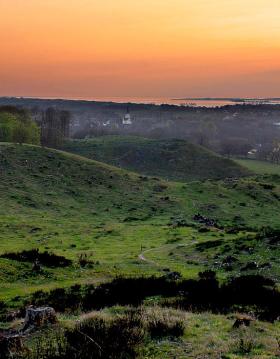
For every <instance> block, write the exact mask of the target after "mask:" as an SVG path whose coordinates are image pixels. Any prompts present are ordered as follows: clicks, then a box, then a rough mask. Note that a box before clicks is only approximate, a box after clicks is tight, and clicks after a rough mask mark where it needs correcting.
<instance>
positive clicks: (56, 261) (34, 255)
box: [0, 249, 72, 268]
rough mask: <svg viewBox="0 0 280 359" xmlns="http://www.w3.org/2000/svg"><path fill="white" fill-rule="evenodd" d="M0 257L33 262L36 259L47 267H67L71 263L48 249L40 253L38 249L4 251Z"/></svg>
mask: <svg viewBox="0 0 280 359" xmlns="http://www.w3.org/2000/svg"><path fill="white" fill-rule="evenodd" d="M0 257H1V258H7V259H12V260H16V261H19V262H31V263H34V262H36V261H38V262H39V263H40V264H42V265H45V266H47V267H53V268H55V267H67V266H70V265H71V264H72V261H71V260H70V259H67V258H65V257H63V256H58V255H56V254H54V253H50V252H48V251H45V252H42V253H41V252H39V249H31V250H29V251H22V252H11V253H4V254H2V255H1V256H0Z"/></svg>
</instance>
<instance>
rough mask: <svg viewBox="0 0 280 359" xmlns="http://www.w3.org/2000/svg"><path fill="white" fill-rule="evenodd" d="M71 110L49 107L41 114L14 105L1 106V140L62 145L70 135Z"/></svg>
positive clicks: (52, 145)
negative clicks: (33, 113) (33, 114)
mask: <svg viewBox="0 0 280 359" xmlns="http://www.w3.org/2000/svg"><path fill="white" fill-rule="evenodd" d="M70 117H71V116H70V112H68V111H63V110H57V109H55V108H47V109H46V110H45V111H41V112H40V114H39V116H35V118H34V116H32V115H31V113H30V112H29V111H28V110H26V109H21V108H17V107H14V106H2V107H0V141H1V142H14V143H20V144H22V143H29V144H34V145H40V144H41V145H42V146H48V147H55V148H56V147H60V146H61V145H62V143H63V141H64V139H65V138H68V137H69V136H70V119H71V118H70Z"/></svg>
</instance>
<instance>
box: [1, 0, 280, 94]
mask: <svg viewBox="0 0 280 359" xmlns="http://www.w3.org/2000/svg"><path fill="white" fill-rule="evenodd" d="M0 43H1V56H0V96H1V95H3V96H4V95H6V96H38V97H39V96H41V97H74V98H82V97H85V98H94V97H96V96H108V97H110V96H132V97H134V96H139V97H148V96H151V97H160V96H168V97H182V96H194V97H198V96H225V97H226V96H244V97H253V96H263V97H264V96H267V97H268V96H270V97H272V96H274V97H277V96H278V97H280V0H0Z"/></svg>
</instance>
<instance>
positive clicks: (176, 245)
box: [138, 241, 198, 267]
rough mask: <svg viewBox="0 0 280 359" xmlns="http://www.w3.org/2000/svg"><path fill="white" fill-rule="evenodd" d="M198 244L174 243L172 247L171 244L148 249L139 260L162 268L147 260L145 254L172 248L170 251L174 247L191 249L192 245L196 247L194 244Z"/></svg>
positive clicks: (194, 242) (193, 242) (141, 254)
mask: <svg viewBox="0 0 280 359" xmlns="http://www.w3.org/2000/svg"><path fill="white" fill-rule="evenodd" d="M196 243H198V241H192V242H190V243H187V244H178V243H174V244H172V245H170V244H164V245H163V246H160V247H155V248H150V249H147V250H145V251H143V252H141V253H140V254H139V255H138V259H140V260H141V261H143V262H146V263H149V264H152V265H154V266H157V267H160V266H161V265H160V264H158V263H157V262H155V261H152V260H150V259H147V258H146V257H145V254H146V253H149V252H153V251H157V250H160V249H162V248H166V247H170V249H172V248H174V247H190V246H192V245H194V244H196Z"/></svg>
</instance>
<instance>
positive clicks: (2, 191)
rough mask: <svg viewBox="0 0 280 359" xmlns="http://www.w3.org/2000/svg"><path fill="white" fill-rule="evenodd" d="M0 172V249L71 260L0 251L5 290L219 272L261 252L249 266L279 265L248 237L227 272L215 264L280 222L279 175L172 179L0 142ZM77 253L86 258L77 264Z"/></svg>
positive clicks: (3, 293) (1, 292)
mask: <svg viewBox="0 0 280 359" xmlns="http://www.w3.org/2000/svg"><path fill="white" fill-rule="evenodd" d="M0 174H1V182H0V228H1V232H0V255H3V254H5V253H7V252H8V253H16V252H22V251H24V250H32V249H36V248H38V249H39V250H40V252H44V251H47V252H49V253H54V254H55V255H59V256H63V257H65V258H66V259H69V260H71V261H72V265H71V266H66V267H63V268H56V267H48V266H46V267H44V270H43V272H40V273H38V274H35V273H34V272H33V271H32V265H33V263H32V261H31V260H29V261H28V260H22V258H21V260H13V259H11V256H10V257H9V256H8V257H7V256H6V257H5V258H0V278H1V279H0V280H1V289H0V297H2V298H6V297H13V296H15V295H19V294H20V295H24V294H27V293H29V292H31V291H34V290H35V289H39V288H47V287H54V286H61V285H62V286H67V285H70V284H71V283H76V282H79V283H81V282H88V281H90V282H96V281H97V282H98V281H100V280H104V279H108V278H112V277H114V276H115V275H119V274H125V275H134V274H136V273H137V274H138V275H139V274H140V273H142V274H144V275H147V274H162V273H164V272H163V270H164V269H166V268H169V269H170V270H177V271H180V272H181V273H182V274H183V275H185V276H187V277H193V276H195V275H196V274H197V273H198V272H199V271H201V270H203V269H210V268H212V269H215V270H217V271H218V272H219V273H220V275H221V276H222V277H224V276H228V275H233V274H234V273H238V272H239V270H240V267H242V266H244V267H245V266H246V263H247V261H248V260H249V255H250V261H253V260H254V259H256V260H257V261H259V262H261V263H260V264H263V263H262V262H263V260H262V259H260V256H261V255H262V253H265V257H264V258H265V260H264V261H265V262H267V261H270V262H271V266H269V267H267V268H265V269H263V268H262V269H260V268H259V267H258V268H256V269H255V272H258V271H261V272H262V273H263V272H265V273H267V274H268V275H271V276H273V277H276V278H278V275H279V274H280V273H279V266H278V264H277V255H276V252H277V248H274V254H273V256H272V254H271V252H270V249H271V248H270V247H271V246H269V244H267V243H266V242H257V241H256V242H254V240H253V239H251V240H252V241H251V244H250V245H251V246H254V248H255V250H253V252H252V251H251V252H250V253H249V252H246V251H245V252H244V253H243V255H242V256H240V261H237V263H236V264H235V265H234V266H233V267H234V268H233V269H232V272H226V271H225V270H224V267H223V266H222V265H221V266H219V265H217V264H215V263H216V262H217V261H218V262H219V263H220V262H221V263H222V261H223V260H224V257H225V256H226V253H235V252H236V251H237V250H238V249H237V247H238V246H237V244H236V243H235V240H237V239H238V240H239V241H240V243H241V244H242V243H243V242H244V243H243V244H244V246H245V248H247V247H248V245H249V241H250V238H249V239H248V238H247V236H248V235H249V237H250V235H252V236H253V237H252V238H254V235H255V234H254V233H255V232H256V231H258V228H260V227H262V226H264V225H265V226H270V227H272V228H277V227H279V221H278V210H279V198H280V177H278V176H266V177H259V178H255V179H254V178H245V179H240V180H231V181H228V180H225V181H217V182H215V181H204V182H203V183H201V182H191V183H187V184H183V183H172V182H165V181H163V180H160V179H158V178H155V177H154V178H150V177H145V176H141V175H137V174H135V173H130V172H127V171H125V170H121V169H118V168H115V167H111V166H109V165H104V164H102V163H99V162H96V161H92V160H89V159H86V158H82V157H79V156H76V155H72V154H69V153H65V152H60V151H55V150H50V149H47V148H45V149H44V148H40V147H36V146H26V145H22V146H20V145H11V144H1V145H0ZM197 213H200V214H201V215H203V216H206V217H207V218H210V219H214V220H215V221H216V222H217V224H218V225H217V226H214V227H211V228H206V229H205V226H204V225H203V224H200V223H199V222H198V221H195V220H194V219H193V216H194V215H195V214H197ZM228 228H238V229H237V230H235V231H230V230H228ZM250 233H251V234H250ZM213 240H214V241H216V240H218V242H217V243H216V244H215V245H214V246H213V247H211V245H210V247H209V248H208V247H207V245H206V247H207V248H206V249H205V250H204V249H203V248H202V249H203V250H201V248H200V247H196V246H197V243H198V242H200V241H202V242H204V241H206V242H208V241H213ZM240 243H239V244H240ZM241 244H240V245H241ZM253 244H254V245H253ZM226 246H228V247H227V251H225V247H226ZM236 246H237V247H236ZM180 248H182V250H181V251H180V250H179V249H180ZM141 252H144V257H145V259H143V258H139V254H140V253H141ZM170 253H171V254H170ZM182 253H185V254H184V255H183V254H182ZM84 256H85V257H87V259H88V260H89V262H92V263H91V264H90V265H89V266H87V265H86V266H84V267H83V266H81V265H80V264H81V259H82V258H83V257H84ZM189 256H190V258H189ZM217 258H218V259H217ZM273 258H274V259H273Z"/></svg>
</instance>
